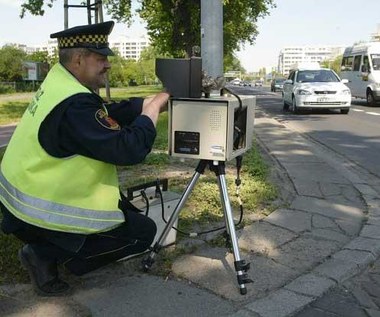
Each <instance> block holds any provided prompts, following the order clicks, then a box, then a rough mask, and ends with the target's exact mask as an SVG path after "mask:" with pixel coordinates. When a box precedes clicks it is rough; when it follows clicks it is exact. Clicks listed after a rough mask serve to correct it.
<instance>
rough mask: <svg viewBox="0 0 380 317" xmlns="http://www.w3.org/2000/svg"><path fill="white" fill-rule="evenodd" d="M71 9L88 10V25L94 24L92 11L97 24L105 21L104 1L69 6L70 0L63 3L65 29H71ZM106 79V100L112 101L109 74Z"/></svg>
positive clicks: (88, 1)
mask: <svg viewBox="0 0 380 317" xmlns="http://www.w3.org/2000/svg"><path fill="white" fill-rule="evenodd" d="M69 8H86V9H87V24H92V11H94V20H95V23H102V22H104V21H103V2H102V0H95V1H94V2H92V1H91V0H86V4H69V1H68V0H64V1H63V10H64V29H65V30H66V29H68V28H69ZM106 76H107V78H106V87H105V88H106V99H107V101H110V100H111V92H110V85H109V80H108V73H107V75H106Z"/></svg>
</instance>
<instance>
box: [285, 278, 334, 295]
mask: <svg viewBox="0 0 380 317" xmlns="http://www.w3.org/2000/svg"><path fill="white" fill-rule="evenodd" d="M334 285H335V282H334V281H332V280H331V279H328V278H325V277H320V276H317V275H314V274H306V275H302V276H300V277H298V278H297V279H295V280H294V281H292V282H291V283H290V284H288V285H285V289H288V290H290V291H293V292H295V293H300V294H304V295H307V296H314V297H320V296H321V295H322V294H324V293H325V292H326V291H327V290H328V289H330V288H331V287H333V286H334Z"/></svg>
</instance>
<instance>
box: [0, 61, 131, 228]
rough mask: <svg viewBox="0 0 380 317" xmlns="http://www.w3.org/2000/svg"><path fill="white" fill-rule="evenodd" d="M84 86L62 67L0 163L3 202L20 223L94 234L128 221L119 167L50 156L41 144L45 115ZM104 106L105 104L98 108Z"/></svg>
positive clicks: (53, 73) (43, 88)
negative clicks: (122, 205) (122, 202)
mask: <svg viewBox="0 0 380 317" xmlns="http://www.w3.org/2000/svg"><path fill="white" fill-rule="evenodd" d="M78 93H89V94H91V91H90V90H89V89H87V88H86V87H84V86H83V85H82V84H81V83H80V82H79V81H77V79H76V78H75V77H74V76H73V75H72V74H71V73H70V72H68V71H67V70H66V69H65V68H64V67H63V66H62V65H61V64H56V65H55V66H53V68H52V69H51V70H50V72H49V74H48V75H47V77H46V79H45V80H44V82H43V83H42V84H41V87H40V89H39V90H38V91H37V93H36V95H35V96H34V98H33V100H32V102H31V103H30V105H29V106H28V108H27V110H26V111H25V113H24V115H23V117H22V119H21V121H20V123H19V124H18V126H17V128H16V130H15V132H14V134H13V136H12V138H11V140H10V143H9V144H8V146H7V149H6V152H5V154H4V157H3V160H2V163H1V172H0V200H1V202H2V203H3V204H4V205H5V206H6V207H7V208H8V210H9V211H10V212H11V213H12V214H13V215H14V216H16V217H17V218H19V219H21V220H22V221H24V222H27V223H29V224H32V225H35V226H38V227H41V228H46V229H50V230H56V231H63V232H71V233H81V234H91V233H95V232H103V231H107V230H110V229H112V228H114V227H116V226H118V225H119V224H120V223H122V222H124V215H123V213H122V212H121V210H119V208H118V201H119V198H120V194H119V183H118V176H117V171H116V166H114V165H112V164H108V163H104V162H101V161H97V160H94V159H91V158H88V157H85V156H81V155H74V156H71V157H66V158H56V157H52V156H50V155H49V154H48V153H47V152H46V151H45V150H44V149H43V148H42V147H41V145H40V143H39V141H38V131H39V128H40V125H41V123H42V122H43V120H44V119H45V118H46V116H47V115H48V114H49V113H50V112H51V111H52V110H53V109H54V107H56V106H57V105H58V104H59V103H60V102H62V101H63V100H65V99H67V98H69V97H70V96H73V95H75V94H78ZM99 106H101V105H99Z"/></svg>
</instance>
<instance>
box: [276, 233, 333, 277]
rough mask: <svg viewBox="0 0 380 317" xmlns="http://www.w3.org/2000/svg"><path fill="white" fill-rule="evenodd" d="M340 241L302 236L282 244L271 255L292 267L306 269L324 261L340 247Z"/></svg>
mask: <svg viewBox="0 0 380 317" xmlns="http://www.w3.org/2000/svg"><path fill="white" fill-rule="evenodd" d="M338 246H339V245H338V243H336V242H334V241H329V240H322V239H320V240H317V239H313V238H311V237H307V236H301V237H299V238H297V239H295V240H293V241H290V242H289V243H287V244H285V245H283V246H281V247H280V248H279V249H278V250H275V251H274V252H273V253H270V254H269V256H270V257H271V258H273V259H275V260H276V261H277V262H279V263H282V264H284V265H286V266H289V267H291V268H294V269H297V270H300V271H301V272H302V271H305V270H309V269H311V268H312V267H313V266H315V265H317V264H318V263H320V262H322V261H323V260H324V259H325V258H326V257H327V256H329V255H331V254H332V253H333V252H334V251H336V250H337V249H338Z"/></svg>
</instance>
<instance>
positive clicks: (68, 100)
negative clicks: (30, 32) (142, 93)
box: [0, 21, 169, 296]
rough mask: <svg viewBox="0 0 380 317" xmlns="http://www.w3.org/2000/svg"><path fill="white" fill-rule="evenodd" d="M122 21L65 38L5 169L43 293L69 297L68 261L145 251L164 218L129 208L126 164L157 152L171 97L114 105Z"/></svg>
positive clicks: (83, 263) (11, 227)
mask: <svg viewBox="0 0 380 317" xmlns="http://www.w3.org/2000/svg"><path fill="white" fill-rule="evenodd" d="M113 25H114V23H113V22H112V21H109V22H104V23H99V24H93V25H85V26H77V27H74V28H70V29H67V30H64V31H62V32H58V33H55V34H52V35H51V38H57V40H58V47H59V63H58V64H56V65H54V66H53V67H52V69H51V70H50V72H49V74H48V75H47V77H46V79H45V80H44V82H43V83H42V84H41V87H40V89H39V90H38V91H37V93H36V95H35V96H34V98H33V100H32V102H31V103H30V105H29V106H28V108H27V110H26V111H25V113H24V115H23V117H22V119H21V121H20V123H19V124H18V126H17V128H16V130H15V132H14V134H13V136H12V139H11V140H10V143H9V145H8V147H7V150H6V153H5V155H4V157H3V160H2V164H1V172H0V201H1V205H0V207H1V210H2V212H3V222H2V230H3V231H4V232H5V233H6V234H10V233H12V234H14V235H15V236H16V237H17V238H19V239H20V240H21V241H23V242H24V243H25V245H24V246H23V247H22V249H21V250H20V251H19V259H20V261H21V264H22V265H23V266H24V267H25V268H26V269H27V270H28V273H29V275H30V278H31V281H32V284H33V286H34V288H35V290H36V292H37V293H38V294H40V295H44V296H54V295H59V294H63V293H66V292H67V291H68V290H69V285H68V284H67V283H66V282H64V281H63V280H62V279H60V278H59V276H58V270H57V265H58V264H62V265H63V266H65V267H66V268H67V269H68V270H69V271H71V272H72V273H74V274H76V275H82V274H84V273H86V272H89V271H92V270H94V269H97V268H99V267H101V266H104V265H106V264H108V263H111V262H114V261H116V260H118V259H121V258H123V257H125V256H128V255H131V254H136V253H140V252H143V251H144V250H146V249H147V248H148V247H149V246H150V245H151V243H152V241H153V239H154V236H155V234H156V226H155V223H154V222H153V221H152V220H151V219H150V218H148V217H145V216H144V215H141V214H138V213H136V212H134V211H131V210H130V209H128V208H126V207H125V202H124V203H123V200H122V198H121V197H120V192H119V184H118V176H117V172H116V165H133V164H137V163H139V162H141V161H142V160H143V159H144V158H145V157H146V155H147V154H148V153H149V152H150V150H151V149H152V145H153V142H154V139H155V136H156V130H155V125H156V122H157V119H158V116H159V113H160V112H161V111H163V110H165V107H166V104H167V101H168V98H169V94H168V93H166V92H161V93H158V94H157V95H155V96H154V97H152V98H148V99H142V98H131V99H129V100H126V101H122V102H120V103H111V104H104V102H103V100H102V98H101V97H100V96H99V95H98V94H97V93H96V91H98V89H99V88H100V87H102V86H104V84H105V75H106V73H107V71H108V70H109V69H110V63H109V61H108V56H109V55H113V52H112V51H111V49H110V48H109V47H108V42H107V38H108V35H109V34H110V32H111V31H112V28H113Z"/></svg>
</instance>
